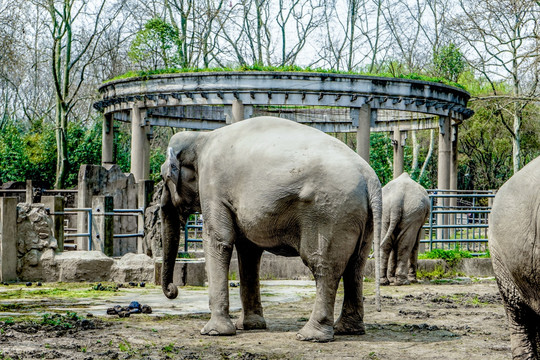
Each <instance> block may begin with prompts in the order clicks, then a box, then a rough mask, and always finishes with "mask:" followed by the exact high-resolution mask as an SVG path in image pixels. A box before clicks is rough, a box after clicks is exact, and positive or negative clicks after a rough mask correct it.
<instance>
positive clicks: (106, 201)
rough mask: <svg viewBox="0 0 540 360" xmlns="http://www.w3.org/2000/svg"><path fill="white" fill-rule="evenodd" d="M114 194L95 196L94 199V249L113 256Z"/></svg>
mask: <svg viewBox="0 0 540 360" xmlns="http://www.w3.org/2000/svg"><path fill="white" fill-rule="evenodd" d="M113 211H114V203H113V197H112V196H94V198H93V199H92V217H93V222H92V234H93V236H92V250H98V251H102V252H103V253H104V254H105V255H107V256H113V239H114V237H113V236H114V221H113V216H112V212H113Z"/></svg>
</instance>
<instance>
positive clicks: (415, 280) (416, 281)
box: [409, 277, 418, 284]
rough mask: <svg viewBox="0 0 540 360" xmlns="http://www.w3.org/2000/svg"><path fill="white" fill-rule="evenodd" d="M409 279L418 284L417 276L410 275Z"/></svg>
mask: <svg viewBox="0 0 540 360" xmlns="http://www.w3.org/2000/svg"><path fill="white" fill-rule="evenodd" d="M409 281H410V282H411V284H418V279H417V278H415V277H410V278H409Z"/></svg>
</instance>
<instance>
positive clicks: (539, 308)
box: [488, 157, 540, 359]
mask: <svg viewBox="0 0 540 360" xmlns="http://www.w3.org/2000/svg"><path fill="white" fill-rule="evenodd" d="M488 239H489V240H488V246H489V251H490V253H491V259H492V262H493V270H494V272H495V277H496V279H497V285H498V286H499V291H500V293H501V297H502V299H503V303H504V308H505V310H506V315H507V317H508V322H509V325H510V326H509V329H510V344H511V347H512V357H513V358H514V359H539V358H540V157H538V158H536V159H534V160H533V161H531V162H530V163H529V164H527V166H525V167H524V168H523V169H521V170H520V171H519V172H517V173H516V174H514V176H512V177H511V178H510V179H509V180H508V181H507V182H506V183H505V184H504V185H503V186H502V187H501V188H500V189H499V191H498V192H497V195H496V196H495V200H494V201H493V207H492V210H491V216H490V221H489V232H488Z"/></svg>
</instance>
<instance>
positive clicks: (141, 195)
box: [137, 180, 154, 254]
mask: <svg viewBox="0 0 540 360" xmlns="http://www.w3.org/2000/svg"><path fill="white" fill-rule="evenodd" d="M153 191H154V182H153V181H152V180H141V181H139V182H138V183H137V206H138V207H139V209H141V210H142V213H141V214H139V216H137V233H139V234H144V212H145V210H146V208H147V207H148V204H150V202H151V201H152V192H153ZM143 242H144V236H138V237H137V254H142V253H143Z"/></svg>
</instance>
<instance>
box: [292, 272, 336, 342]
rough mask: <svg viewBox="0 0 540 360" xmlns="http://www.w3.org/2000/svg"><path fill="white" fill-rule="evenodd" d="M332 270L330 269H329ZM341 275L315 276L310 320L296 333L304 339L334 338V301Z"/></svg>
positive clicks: (323, 339) (324, 340)
mask: <svg viewBox="0 0 540 360" xmlns="http://www.w3.org/2000/svg"><path fill="white" fill-rule="evenodd" d="M329 272H330V271H329ZM340 278H341V276H336V275H335V274H330V273H329V274H325V275H319V276H317V275H316V276H315V283H316V295H315V305H314V307H313V311H312V312H311V316H310V318H309V321H308V322H307V323H306V325H304V327H303V328H302V329H300V331H298V333H297V334H296V338H297V339H298V340H302V341H314V342H328V341H333V340H334V303H335V300H336V292H337V288H338V285H339V279H340Z"/></svg>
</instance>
